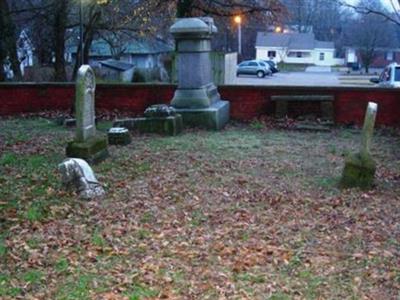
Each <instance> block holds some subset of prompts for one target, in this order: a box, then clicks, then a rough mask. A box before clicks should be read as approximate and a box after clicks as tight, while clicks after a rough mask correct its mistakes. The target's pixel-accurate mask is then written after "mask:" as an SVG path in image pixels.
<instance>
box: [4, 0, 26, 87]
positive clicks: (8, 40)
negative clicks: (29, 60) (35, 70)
mask: <svg viewBox="0 0 400 300" xmlns="http://www.w3.org/2000/svg"><path fill="white" fill-rule="evenodd" d="M6 58H8V59H9V60H10V62H11V67H12V70H13V72H14V79H15V80H20V79H21V69H20V66H19V65H20V62H19V60H18V55H17V35H16V30H15V24H14V21H13V19H12V17H11V13H10V7H9V4H8V2H7V0H0V81H4V78H5V76H4V71H3V65H4V62H5V59H6Z"/></svg>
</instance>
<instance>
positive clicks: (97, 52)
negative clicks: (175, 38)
mask: <svg viewBox="0 0 400 300" xmlns="http://www.w3.org/2000/svg"><path fill="white" fill-rule="evenodd" d="M77 48H78V47H77V45H71V46H70V47H69V52H71V53H76V52H77ZM122 49H124V53H127V54H136V55H139V54H158V53H166V52H171V51H173V47H171V46H170V45H168V44H167V43H165V42H162V41H160V40H157V39H152V40H150V39H135V40H132V41H129V42H127V43H126V44H125V45H123V47H122ZM111 50H112V49H111V47H110V45H109V44H108V43H107V42H106V41H105V40H103V39H99V40H95V41H93V42H92V45H91V47H90V54H89V55H90V56H112V51H111Z"/></svg>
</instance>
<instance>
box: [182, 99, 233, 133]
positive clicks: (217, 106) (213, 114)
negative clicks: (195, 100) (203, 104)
mask: <svg viewBox="0 0 400 300" xmlns="http://www.w3.org/2000/svg"><path fill="white" fill-rule="evenodd" d="M229 109H230V105H229V102H228V101H217V102H215V103H214V104H212V105H211V106H210V107H207V108H175V110H176V112H177V113H178V114H180V115H182V118H183V126H184V127H198V128H204V129H209V130H221V129H222V128H224V126H225V125H226V123H228V121H229Z"/></svg>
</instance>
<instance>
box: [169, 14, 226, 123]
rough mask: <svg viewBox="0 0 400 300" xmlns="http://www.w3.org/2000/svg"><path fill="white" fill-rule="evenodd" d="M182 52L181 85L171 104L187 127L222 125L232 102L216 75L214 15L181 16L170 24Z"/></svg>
mask: <svg viewBox="0 0 400 300" xmlns="http://www.w3.org/2000/svg"><path fill="white" fill-rule="evenodd" d="M170 32H171V34H172V35H173V36H174V38H175V41H176V48H177V52H178V68H177V69H178V89H177V90H176V91H175V94H174V97H173V99H172V101H171V105H172V106H173V107H174V108H175V109H176V112H177V113H178V114H180V115H182V118H183V125H184V126H185V127H203V128H206V129H212V130H219V129H222V128H223V127H224V126H225V124H226V123H227V122H228V121H229V109H230V105H229V102H228V101H223V100H221V98H220V94H219V93H218V90H217V87H216V86H215V84H214V82H213V79H212V63H211V58H210V52H211V38H212V36H213V34H214V33H216V32H217V28H216V27H215V25H214V21H213V19H212V18H208V17H204V18H183V19H178V20H177V21H176V23H175V24H174V25H172V27H171V28H170Z"/></svg>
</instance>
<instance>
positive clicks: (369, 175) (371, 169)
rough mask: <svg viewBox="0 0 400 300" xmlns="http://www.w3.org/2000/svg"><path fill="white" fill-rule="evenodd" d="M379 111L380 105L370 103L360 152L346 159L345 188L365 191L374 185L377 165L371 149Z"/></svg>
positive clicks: (343, 179) (344, 171)
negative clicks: (356, 188) (357, 188)
mask: <svg viewBox="0 0 400 300" xmlns="http://www.w3.org/2000/svg"><path fill="white" fill-rule="evenodd" d="M377 111H378V105H377V104H376V103H374V102H369V103H368V107H367V112H366V114H365V119H364V126H363V129H362V133H361V147H360V151H359V152H358V153H353V154H350V155H349V156H348V157H347V158H346V161H345V167H344V170H343V175H342V179H341V185H342V186H343V187H360V188H364V189H365V188H370V187H371V186H372V184H373V181H374V175H375V171H376V163H375V161H374V160H373V158H372V156H371V153H370V148H371V142H372V135H373V131H374V125H375V119H376V114H377Z"/></svg>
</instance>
